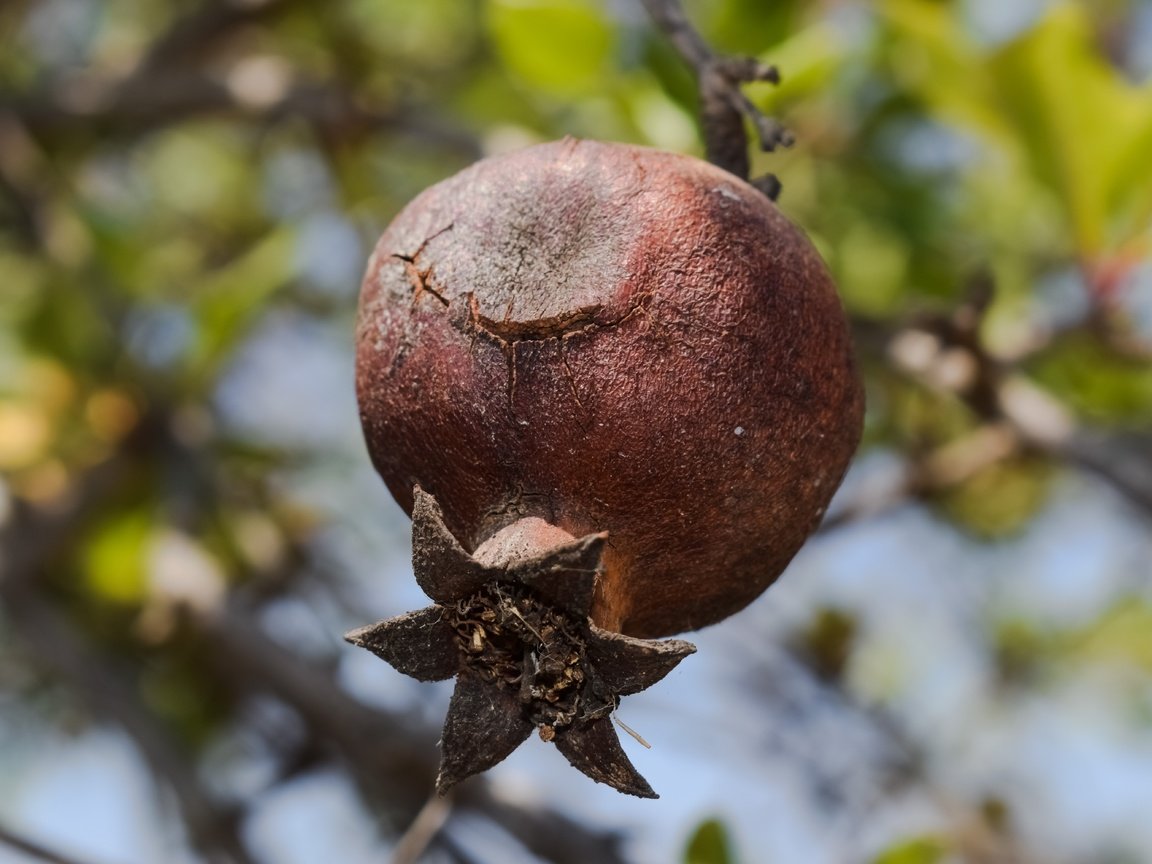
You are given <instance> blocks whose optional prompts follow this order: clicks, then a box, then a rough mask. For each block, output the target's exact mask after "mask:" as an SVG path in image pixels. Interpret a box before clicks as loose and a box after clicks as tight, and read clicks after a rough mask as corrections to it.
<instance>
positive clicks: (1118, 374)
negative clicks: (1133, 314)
mask: <svg viewBox="0 0 1152 864" xmlns="http://www.w3.org/2000/svg"><path fill="white" fill-rule="evenodd" d="M1030 366H1031V368H1030V370H1029V371H1030V372H1031V373H1032V374H1033V375H1034V376H1035V378H1036V380H1037V381H1039V382H1040V383H1041V384H1042V385H1044V387H1046V388H1047V389H1048V390H1050V391H1052V392H1053V393H1054V394H1056V395H1057V396H1058V397H1060V398H1061V399H1062V400H1063V401H1065V402H1066V403H1067V404H1069V405H1071V406H1072V407H1073V408H1074V409H1075V410H1076V411H1078V412H1079V413H1080V414H1082V415H1083V416H1084V417H1086V418H1087V419H1089V420H1091V421H1092V422H1094V423H1106V424H1110V425H1116V426H1121V427H1126V428H1131V429H1133V430H1142V429H1145V428H1147V425H1148V424H1149V423H1150V422H1152V365H1149V364H1148V363H1147V362H1146V361H1145V360H1144V359H1143V358H1139V357H1137V358H1132V357H1125V356H1123V355H1119V354H1117V353H1115V352H1113V351H1111V350H1109V349H1108V348H1107V347H1106V346H1103V345H1101V344H1100V342H1099V341H1098V340H1096V339H1094V338H1092V337H1090V336H1081V335H1073V336H1069V337H1067V338H1065V339H1061V340H1060V341H1058V342H1056V343H1055V344H1054V345H1052V347H1051V348H1049V349H1048V350H1047V351H1045V352H1044V353H1043V354H1041V355H1040V356H1038V357H1037V358H1036V359H1035V360H1033V361H1032V363H1031V364H1030Z"/></svg>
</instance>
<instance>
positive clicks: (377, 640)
mask: <svg viewBox="0 0 1152 864" xmlns="http://www.w3.org/2000/svg"><path fill="white" fill-rule="evenodd" d="M344 639H345V640H346V641H348V642H351V643H352V644H353V645H359V646H360V647H361V648H367V649H368V650H369V651H371V652H372V653H373V654H375V655H376V656H377V657H379V658H380V659H382V660H384V661H385V662H387V663H389V664H390V665H392V666H393V667H394V668H395V669H396V671H398V672H403V673H404V674H405V675H411V676H412V677H413V678H416V679H418V680H420V681H443V680H444V679H445V678H451V677H452V676H453V675H455V674H456V671H457V670H458V669H459V668H460V652H459V649H458V648H457V647H456V638H455V633H454V632H453V630H452V628H451V626H449V625H448V623H447V622H445V621H444V620H443V610H442V609H441V608H440V607H439V606H429V607H427V608H425V609H417V610H416V611H415V612H406V613H405V614H403V615H398V616H396V617H395V618H389V619H387V620H385V621H377V622H376V623H375V624H370V625H368V626H367V627H361V628H359V629H358V630H353V631H351V632H350V633H346V634H344Z"/></svg>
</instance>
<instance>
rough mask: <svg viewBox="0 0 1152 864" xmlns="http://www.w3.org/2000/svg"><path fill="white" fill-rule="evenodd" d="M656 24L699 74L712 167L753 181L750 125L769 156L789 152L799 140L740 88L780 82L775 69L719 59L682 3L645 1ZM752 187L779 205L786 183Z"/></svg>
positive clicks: (760, 182)
mask: <svg viewBox="0 0 1152 864" xmlns="http://www.w3.org/2000/svg"><path fill="white" fill-rule="evenodd" d="M642 2H643V4H644V8H645V9H647V11H648V15H649V17H651V19H652V21H653V23H654V24H655V25H656V26H657V27H658V28H660V30H662V31H663V32H664V34H665V35H666V36H667V37H668V39H669V41H670V42H671V43H672V45H673V47H675V48H676V50H677V52H678V53H679V54H680V56H681V57H682V58H684V61H685V62H686V63H687V64H688V65H689V66H691V67H692V69H693V70H694V71H695V73H696V81H697V85H698V87H699V94H700V125H701V128H702V131H703V134H704V150H705V156H706V158H707V159H708V161H709V162H711V163H712V164H714V165H717V166H719V167H721V168H723V169H724V170H725V171H729V172H731V173H732V174H735V175H736V176H737V177H739V178H741V179H742V180H748V179H749V177H748V173H749V170H750V167H751V166H750V162H749V159H748V135H747V132H746V131H745V129H744V121H745V120H748V121H749V122H751V124H752V126H753V128H755V130H756V135H757V138H758V140H759V143H760V149H762V150H764V151H765V152H770V151H772V150H775V149H776V148H777V147H788V146H790V145H791V144H792V142H793V138H792V135H791V133H790V132H788V130H787V129H785V128H784V127H783V126H782V125H781V124H780V123H779V122H778V121H776V120H774V119H773V118H771V117H767V116H765V115H764V113H763V112H761V111H760V109H759V108H757V107H756V106H755V105H753V104H752V102H751V100H749V99H748V97H747V96H745V95H744V92H743V91H742V90H741V89H740V85H741V84H745V83H748V82H752V81H770V82H771V83H773V84H778V83H780V74H779V72H778V71H777V69H776V67H775V66H769V65H766V64H764V63H761V62H760V61H759V60H756V59H754V58H749V57H721V56H718V55H716V54H715V53H714V52H713V51H712V49H711V48H709V47H708V43H707V42H705V41H704V38H703V37H702V36H701V35H700V33H699V31H697V30H696V28H694V27H693V26H692V23H691V22H690V21H689V20H688V16H687V15H685V14H684V9H683V7H682V6H681V5H680V0H642ZM751 182H752V185H754V186H756V187H757V188H758V189H760V191H762V192H763V193H764V194H765V195H767V196H768V197H769V198H772V199H773V200H775V199H776V197H777V196H778V195H779V194H780V181H779V180H778V179H777V178H776V177H775V175H772V174H768V175H765V176H764V177H759V178H757V179H755V180H753V181H751Z"/></svg>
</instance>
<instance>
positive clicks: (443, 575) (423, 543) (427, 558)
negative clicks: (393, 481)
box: [412, 486, 494, 603]
mask: <svg viewBox="0 0 1152 864" xmlns="http://www.w3.org/2000/svg"><path fill="white" fill-rule="evenodd" d="M412 496H413V499H414V502H415V503H414V504H413V506H412V569H413V571H414V572H415V574H416V584H418V585H419V586H420V588H421V589H422V590H423V591H424V593H425V594H427V595H428V596H429V597H431V598H432V599H433V600H435V601H436V602H437V603H451V602H453V601H455V600H459V599H460V598H462V597H467V596H469V595H470V594H474V593H476V592H477V591H479V590H480V588H481V586H483V584H484V583H485V582H487V581H488V580H489V579H491V578H492V577H493V575H494V574H491V573H489V572H488V571H487V570H486V569H485V568H484V567H482V566H480V565H479V564H477V563H476V562H475V561H474V560H473V559H472V556H471V555H469V554H468V553H467V552H465V551H464V547H463V546H461V545H460V541H459V540H457V539H456V538H455V537H453V536H452V532H451V531H449V530H448V526H447V525H445V524H444V512H443V511H442V510H441V509H440V505H439V504H437V503H436V499H435V498H433V497H432V496H431V495H429V494H428V493H427V492H425V491H424V490H423V489H421V488H420V487H419V486H417V487H415V488H414V489H413V490H412Z"/></svg>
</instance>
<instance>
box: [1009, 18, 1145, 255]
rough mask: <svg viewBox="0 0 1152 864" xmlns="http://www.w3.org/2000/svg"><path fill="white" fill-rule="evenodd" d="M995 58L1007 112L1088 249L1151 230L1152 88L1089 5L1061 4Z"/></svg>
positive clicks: (1096, 250) (1095, 251)
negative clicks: (1106, 35) (1139, 80)
mask: <svg viewBox="0 0 1152 864" xmlns="http://www.w3.org/2000/svg"><path fill="white" fill-rule="evenodd" d="M990 68H991V70H992V73H993V75H994V77H995V80H996V83H997V87H996V90H995V93H996V96H997V100H998V103H999V107H1000V109H1001V111H1002V114H1003V117H1004V119H1005V121H1006V122H1007V123H1008V124H1009V125H1010V126H1011V128H1012V129H1013V130H1014V132H1015V134H1016V136H1017V138H1018V141H1019V143H1020V144H1021V146H1022V148H1023V151H1024V155H1025V158H1026V160H1027V162H1028V164H1029V166H1030V167H1031V169H1032V171H1033V172H1034V173H1035V174H1036V176H1037V177H1038V178H1039V179H1040V180H1042V181H1043V182H1044V183H1045V184H1046V185H1048V186H1049V187H1050V188H1052V189H1053V190H1055V191H1056V192H1057V194H1058V195H1059V197H1060V199H1061V201H1062V203H1063V205H1064V208H1065V211H1066V215H1067V218H1068V220H1069V223H1070V225H1071V228H1072V234H1073V237H1074V239H1075V243H1076V248H1077V250H1078V252H1079V253H1080V254H1081V256H1082V257H1084V258H1086V259H1089V260H1091V259H1093V258H1096V257H1097V256H1099V255H1100V253H1101V252H1102V251H1104V250H1105V249H1107V248H1109V247H1114V246H1116V245H1118V244H1121V243H1123V242H1125V241H1127V240H1128V239H1130V238H1131V236H1132V234H1133V232H1138V231H1142V230H1144V229H1145V228H1146V227H1147V226H1146V225H1143V224H1140V221H1141V219H1145V220H1146V219H1147V218H1148V216H1149V214H1152V184H1149V183H1146V182H1139V180H1138V178H1141V177H1143V176H1144V175H1145V174H1146V171H1147V154H1148V152H1149V148H1150V146H1152V89H1150V88H1149V87H1147V86H1145V87H1143V88H1141V87H1135V86H1133V85H1131V84H1129V83H1128V82H1126V81H1125V80H1124V79H1123V78H1122V77H1121V76H1120V74H1119V73H1118V72H1117V71H1116V70H1115V69H1114V68H1113V67H1112V66H1111V65H1110V64H1109V63H1108V62H1107V60H1105V58H1104V57H1102V56H1101V55H1100V54H1099V52H1098V51H1097V50H1096V49H1095V47H1094V37H1093V32H1092V26H1091V23H1090V21H1089V20H1088V15H1087V11H1086V10H1085V8H1084V7H1083V6H1082V5H1079V4H1075V5H1074V4H1070V3H1064V4H1060V5H1057V6H1054V7H1053V8H1052V9H1051V10H1050V12H1049V13H1048V15H1047V16H1046V17H1045V18H1044V19H1043V21H1041V23H1040V24H1039V25H1038V26H1036V27H1035V28H1033V29H1032V30H1030V31H1029V32H1027V33H1026V34H1025V35H1024V36H1022V37H1021V38H1019V39H1018V40H1016V41H1015V42H1013V43H1011V44H1010V45H1008V46H1007V47H1006V48H1004V49H1003V50H1002V51H1001V52H999V54H998V55H997V56H995V57H993V58H992V60H991V64H990ZM1121 215H1122V216H1123V217H1125V218H1117V217H1119V216H1121Z"/></svg>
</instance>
